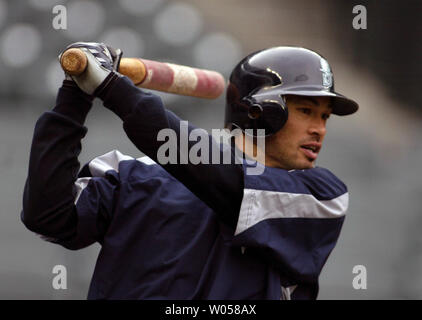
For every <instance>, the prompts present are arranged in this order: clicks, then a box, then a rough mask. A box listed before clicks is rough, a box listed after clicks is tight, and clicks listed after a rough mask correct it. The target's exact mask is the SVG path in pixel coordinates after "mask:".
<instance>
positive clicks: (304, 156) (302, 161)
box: [265, 96, 331, 170]
mask: <svg viewBox="0 0 422 320" xmlns="http://www.w3.org/2000/svg"><path fill="white" fill-rule="evenodd" d="M286 98H287V107H288V110H289V116H288V119H287V122H286V124H285V125H284V127H283V128H282V129H281V130H279V131H278V132H277V133H276V134H274V135H273V136H270V137H268V138H267V139H266V143H265V155H266V157H265V163H266V165H267V166H269V167H277V168H283V169H287V170H291V169H309V168H312V167H314V165H315V160H316V158H317V156H318V153H319V151H320V150H321V147H322V142H323V140H324V137H325V133H326V127H325V125H326V122H327V119H328V118H329V116H330V114H331V107H330V98H329V97H304V96H287V97H286Z"/></svg>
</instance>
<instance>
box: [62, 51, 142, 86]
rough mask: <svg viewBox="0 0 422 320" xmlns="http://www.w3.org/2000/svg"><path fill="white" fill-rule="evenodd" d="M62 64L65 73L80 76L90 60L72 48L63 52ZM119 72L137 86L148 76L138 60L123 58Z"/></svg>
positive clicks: (81, 52) (83, 53)
mask: <svg viewBox="0 0 422 320" xmlns="http://www.w3.org/2000/svg"><path fill="white" fill-rule="evenodd" d="M60 64H61V66H62V69H63V71H64V72H66V73H67V74H70V75H71V76H78V75H80V74H82V73H83V72H84V71H85V69H86V66H87V64H88V59H87V57H86V55H85V52H83V51H82V50H81V49H78V48H71V49H68V50H66V51H65V52H63V54H62V56H61V58H60ZM119 72H120V73H121V74H123V75H125V76H127V77H129V78H130V79H131V80H132V81H133V83H134V84H136V85H138V84H140V83H141V82H142V81H144V80H145V77H146V76H147V69H146V66H145V64H144V63H143V62H142V60H141V59H137V58H122V59H121V61H120V67H119Z"/></svg>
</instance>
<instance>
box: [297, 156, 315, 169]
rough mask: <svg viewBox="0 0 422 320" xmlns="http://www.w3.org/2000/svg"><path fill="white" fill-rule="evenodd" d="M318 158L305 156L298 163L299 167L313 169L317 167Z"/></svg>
mask: <svg viewBox="0 0 422 320" xmlns="http://www.w3.org/2000/svg"><path fill="white" fill-rule="evenodd" d="M315 161H316V159H312V158H309V157H306V156H304V157H303V158H302V159H300V161H298V163H297V167H298V169H311V168H313V167H315Z"/></svg>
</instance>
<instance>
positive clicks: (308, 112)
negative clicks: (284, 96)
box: [299, 108, 311, 114]
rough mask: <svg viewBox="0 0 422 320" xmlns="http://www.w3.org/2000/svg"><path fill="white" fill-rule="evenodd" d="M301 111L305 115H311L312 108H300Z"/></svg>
mask: <svg viewBox="0 0 422 320" xmlns="http://www.w3.org/2000/svg"><path fill="white" fill-rule="evenodd" d="M299 111H300V112H302V113H304V114H311V109H310V108H299Z"/></svg>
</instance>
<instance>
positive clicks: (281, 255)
mask: <svg viewBox="0 0 422 320" xmlns="http://www.w3.org/2000/svg"><path fill="white" fill-rule="evenodd" d="M103 100H104V105H105V106H106V107H108V108H110V109H111V110H113V111H114V112H115V113H116V114H117V115H118V116H119V117H120V118H121V119H122V120H123V127H124V129H125V132H126V133H127V135H128V137H129V138H130V139H131V141H132V142H133V143H134V144H135V145H136V146H137V147H138V148H139V149H140V150H141V151H142V152H144V153H145V154H146V155H147V156H146V157H143V158H139V159H134V158H132V157H129V156H125V155H123V154H121V153H120V152H119V151H117V150H114V151H111V152H109V153H107V154H105V155H102V156H99V157H97V158H95V159H93V160H92V161H90V162H89V163H87V164H86V165H85V166H84V167H83V168H82V170H79V169H80V164H79V162H78V155H79V153H80V151H81V139H82V138H83V137H84V136H85V134H86V133H87V129H86V127H84V126H83V123H84V120H85V117H86V115H87V113H88V112H89V109H90V108H91V103H92V98H91V97H89V96H87V95H85V94H84V93H83V92H81V91H80V90H79V89H78V88H77V87H75V86H74V85H73V84H72V83H71V82H64V85H63V87H62V88H61V89H60V90H59V94H58V97H57V102H56V107H55V108H54V109H53V110H52V111H48V112H45V113H44V114H43V115H42V116H41V117H40V118H39V120H38V121H37V123H36V127H35V132H34V137H33V142H32V146H31V155H30V162H29V172H28V178H27V181H26V185H25V190H24V197H23V210H22V213H21V219H22V221H23V223H24V224H25V225H26V226H27V227H28V228H29V229H30V230H32V231H34V232H36V233H38V234H40V235H42V237H43V238H44V239H46V240H48V241H51V242H54V243H57V244H60V245H62V246H64V247H66V248H68V249H71V250H76V249H80V248H84V247H87V246H89V245H91V244H92V243H95V242H99V243H100V244H101V251H100V254H99V257H98V260H97V263H96V267H95V271H94V275H93V277H92V281H91V285H90V289H89V293H88V298H89V299H316V297H317V293H318V277H319V274H320V272H321V269H322V267H323V265H324V263H325V261H326V259H327V258H328V256H329V254H330V252H331V251H332V249H333V248H334V246H335V243H336V241H337V239H338V236H339V233H340V229H341V226H342V223H343V220H344V215H345V212H346V210H347V205H348V193H347V188H346V186H345V185H344V184H343V183H342V182H341V181H340V180H339V179H338V178H336V177H335V176H334V175H333V174H332V173H331V172H330V171H328V170H326V169H323V168H313V169H307V170H291V171H287V170H283V169H277V168H269V167H265V170H264V172H263V174H261V175H248V174H246V170H247V168H248V166H251V165H250V164H248V163H247V162H243V164H234V163H233V164H230V165H212V164H199V165H192V164H185V165H175V164H167V165H159V164H157V162H158V160H157V156H156V155H157V150H158V148H159V147H160V146H161V145H162V144H163V142H159V141H157V139H156V137H157V133H158V132H159V130H161V129H163V128H172V129H174V130H175V131H176V132H177V134H178V135H180V131H179V128H180V126H179V125H180V119H179V118H177V117H176V116H175V115H174V114H173V113H171V112H169V111H167V110H166V109H165V108H164V107H163V105H162V102H161V99H160V98H159V97H157V96H155V95H152V94H149V93H145V92H143V91H142V90H140V89H138V88H136V87H135V86H134V85H132V83H131V82H130V80H128V79H127V78H125V77H123V78H120V79H118V80H117V81H116V82H115V83H114V86H113V87H112V88H111V89H110V90H109V92H108V93H107V95H106V96H105V97H103ZM75 110H77V111H76V112H75ZM193 129H194V127H193V126H189V130H190V131H191V130H193ZM210 141H211V142H210V143H213V142H212V139H210ZM178 147H180V146H178ZM191 147H192V144H190V145H189V148H191ZM224 150H225V151H224V152H230V153H231V154H232V156H233V154H234V152H233V149H232V148H226V149H224ZM222 152H223V151H222ZM179 156H181V155H179ZM255 165H256V164H255ZM258 165H259V164H258Z"/></svg>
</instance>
